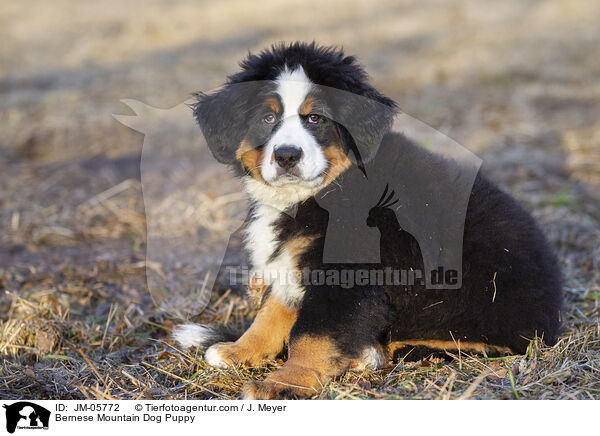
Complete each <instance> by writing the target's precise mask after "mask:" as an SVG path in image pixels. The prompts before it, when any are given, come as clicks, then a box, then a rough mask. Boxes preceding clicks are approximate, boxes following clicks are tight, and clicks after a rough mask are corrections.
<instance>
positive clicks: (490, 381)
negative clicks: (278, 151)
mask: <svg viewBox="0 0 600 436" xmlns="http://www.w3.org/2000/svg"><path fill="white" fill-rule="evenodd" d="M598 22H600V4H599V3H597V2H591V1H590V2H584V1H579V2H577V1H566V0H557V1H520V0H512V1H505V2H490V3H486V4H484V2H478V1H468V2H449V1H443V0H439V1H402V2H388V1H380V2H372V5H371V4H369V2H361V1H353V2H343V3H342V2H339V3H338V2H321V3H318V4H315V3H310V2H305V1H304V2H299V1H298V2H296V1H294V2H288V3H286V4H283V3H279V2H277V3H276V2H271V1H264V0H258V1H254V2H246V1H228V2H205V3H204V2H203V3H202V4H199V3H198V2H192V1H156V2H152V3H149V2H142V1H130V2H123V1H107V2H96V3H89V2H67V1H66V0H59V1H55V2H43V1H33V2H28V3H27V5H24V4H23V2H16V1H15V2H3V3H2V4H1V6H0V38H1V40H2V41H3V44H2V48H1V49H0V129H1V130H0V131H1V136H0V141H1V142H0V187H1V189H0V229H1V231H0V288H1V289H2V291H3V292H2V294H1V295H0V356H1V357H0V359H1V362H0V398H22V397H28V398H136V397H145V398H156V399H161V398H213V397H218V398H235V397H236V396H237V394H238V393H239V389H240V387H241V381H240V377H241V379H244V378H247V377H255V378H260V377H263V376H264V373H265V368H258V369H248V368H236V369H232V370H227V371H225V370H216V369H212V368H207V367H206V366H205V365H204V363H203V362H202V361H201V360H199V359H196V356H194V355H189V354H186V353H184V352H182V351H181V350H176V349H173V348H172V347H171V346H170V345H169V342H168V339H167V332H168V331H169V329H170V327H171V326H172V324H173V323H177V322H180V321H181V318H183V317H185V316H187V315H188V314H189V312H190V311H192V312H194V311H193V310H191V309H190V307H189V301H187V302H185V301H178V300H174V301H171V302H168V301H167V303H169V304H167V303H165V300H164V299H163V300H160V299H159V300H157V299H156V298H154V296H152V295H151V294H150V293H149V292H148V291H147V289H146V277H145V273H144V265H145V263H144V260H145V256H144V253H145V251H146V226H145V218H144V216H145V215H144V204H143V201H142V193H141V184H140V169H139V162H140V153H141V146H142V142H143V136H142V135H141V134H140V133H136V132H134V131H132V130H130V129H129V128H127V127H125V126H123V125H122V124H119V123H118V122H116V121H115V120H114V119H113V118H112V116H111V114H112V113H131V112H129V109H127V108H126V107H125V106H124V105H123V104H122V103H120V102H119V100H120V99H123V98H135V99H138V100H142V101H144V102H146V103H148V104H151V105H153V106H156V107H162V108H169V107H172V106H174V105H177V104H179V103H181V102H182V101H184V100H185V99H186V98H188V97H189V94H190V93H191V92H192V91H195V90H210V89H212V88H214V87H216V86H218V85H219V84H220V83H221V82H222V81H223V79H224V76H225V75H226V74H229V73H232V72H234V71H235V70H236V62H237V61H238V60H239V59H241V58H242V57H243V56H244V55H245V54H246V53H247V50H248V49H250V50H258V49H260V48H262V47H265V46H267V45H269V44H270V43H272V42H275V41H280V40H286V41H292V40H296V39H302V40H312V39H316V40H317V41H319V42H321V43H325V44H337V45H343V46H344V47H345V49H346V51H347V52H349V53H352V54H355V55H357V56H358V57H359V58H360V59H361V60H362V62H363V63H364V65H365V66H366V68H367V70H368V71H369V72H370V74H371V76H372V81H373V83H374V84H375V86H377V87H378V88H380V89H381V90H382V91H383V92H384V93H387V94H389V95H390V96H391V97H393V98H394V99H395V100H396V101H398V102H399V105H400V107H401V108H402V110H403V111H405V112H406V113H408V114H410V115H412V116H414V117H416V118H418V119H420V120H422V121H424V122H426V123H428V124H430V125H431V126H433V127H435V128H436V129H439V130H440V131H442V132H444V133H446V134H448V135H449V136H451V137H453V138H454V139H455V140H457V141H458V142H459V143H461V144H463V145H464V146H466V147H467V148H469V149H470V150H472V151H473V152H475V153H476V154H478V155H479V156H480V157H482V158H483V159H484V171H486V172H487V173H488V174H489V175H490V176H491V177H492V178H493V179H495V180H496V181H497V182H499V183H500V184H501V185H502V186H503V187H504V188H505V189H507V190H508V191H510V192H512V193H513V194H514V195H515V196H516V197H517V198H518V199H519V200H521V201H522V202H523V203H524V204H525V205H526V207H528V208H529V209H530V210H531V211H532V212H533V214H534V215H535V216H536V218H537V219H538V220H539V222H540V224H541V226H542V227H543V229H544V230H545V231H546V233H547V235H548V237H549V239H550V241H551V242H552V245H553V246H554V247H555V249H556V251H557V252H558V254H559V256H560V259H561V263H562V266H563V268H564V274H565V278H566V295H567V306H566V309H567V311H566V313H565V314H564V318H565V329H564V334H563V336H562V338H561V340H560V341H559V343H558V344H557V345H556V346H555V347H553V348H544V347H543V346H541V345H540V344H539V343H535V344H533V345H532V347H531V351H530V353H529V354H528V355H527V356H514V357H510V358H506V359H500V360H493V359H484V358H474V357H468V356H458V357H457V360H456V361H455V362H452V363H444V364H442V363H438V362H429V361H427V362H422V363H418V364H404V363H402V362H401V363H399V364H398V365H397V366H396V367H395V368H394V369H393V370H383V371H377V372H369V373H364V374H348V375H346V376H345V377H344V378H342V379H339V380H335V381H334V382H332V383H330V384H328V385H327V387H326V389H325V390H324V392H323V394H322V398H459V397H467V398H515V397H518V398H600V370H599V368H600V323H599V311H600V123H599V122H598V120H599V119H600V63H599V62H598V59H600V43H599V42H600V26H598ZM115 186H116V188H113V187H115ZM222 186H223V187H224V190H225V191H227V189H234V185H228V184H227V183H226V182H224V183H223V185H222ZM111 188H113V189H111ZM229 192H230V193H235V191H229ZM219 198H221V197H218V196H217V197H216V198H215V197H214V196H205V197H204V198H201V199H200V202H201V204H200V205H198V207H197V209H196V210H200V211H201V214H202V213H204V214H205V215H201V219H199V220H198V223H197V227H198V228H199V229H200V230H198V229H197V228H194V229H183V230H182V232H183V234H184V235H187V234H188V233H189V234H194V235H196V237H199V235H200V236H203V237H206V238H207V240H208V239H210V235H211V234H213V233H215V232H225V231H227V230H228V229H229V227H228V225H229V224H231V225H233V224H232V223H230V221H231V219H230V218H231V216H229V215H228V213H225V214H221V215H222V216H221V215H219V214H218V212H217V210H220V208H217V207H216V204H217V203H218V201H219ZM238 200H239V198H238ZM215 201H217V203H215ZM237 203H239V204H238V207H237V209H236V208H235V207H233V209H232V212H231V213H232V214H233V213H234V212H235V211H237V210H241V209H243V207H242V206H243V204H242V203H243V202H240V201H238V202H236V204H237ZM199 213H200V212H199ZM174 215H176V214H174ZM192 216H194V215H193V213H192ZM228 220H229V221H228ZM220 223H229V224H227V225H225V224H223V225H221V224H220ZM186 232H188V233H186ZM160 267H161V265H160V264H158V265H156V264H153V265H152V268H153V269H154V270H160ZM192 276H193V274H192V275H190V277H192ZM193 308H194V307H193V306H192V309H193ZM198 310H199V309H198ZM251 315H252V308H251V305H250V304H249V303H248V302H246V301H245V300H243V299H242V298H241V297H239V296H237V295H236V294H234V293H230V294H228V295H227V296H226V297H225V298H221V299H219V296H218V295H214V296H213V297H212V300H211V301H210V303H209V306H208V308H207V309H206V310H204V311H203V312H202V313H201V314H200V316H199V319H200V320H203V321H207V322H225V321H227V322H228V323H229V324H234V325H238V326H241V325H243V324H244V322H245V321H246V320H247V319H249V317H250V316H251ZM277 364H278V362H274V363H273V365H277ZM273 365H270V366H269V368H271V367H272V366H273Z"/></svg>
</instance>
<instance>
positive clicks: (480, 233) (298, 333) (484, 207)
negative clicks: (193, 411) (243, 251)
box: [174, 43, 562, 399]
mask: <svg viewBox="0 0 600 436" xmlns="http://www.w3.org/2000/svg"><path fill="white" fill-rule="evenodd" d="M241 68H242V71H241V72H239V73H237V74H235V75H233V76H230V77H229V79H228V81H227V83H226V84H225V86H224V87H223V88H221V89H220V90H218V91H217V92H214V93H211V94H199V95H198V100H197V103H196V104H195V106H194V115H195V117H196V118H197V120H198V122H199V124H200V127H201V128H202V132H203V134H204V136H205V138H206V140H207V143H208V145H209V147H210V149H211V151H212V153H213V154H214V156H215V157H216V158H217V159H218V160H219V161H220V162H222V163H226V164H229V165H231V166H232V167H233V168H234V169H235V170H236V171H237V174H238V175H239V176H240V177H241V179H242V181H243V185H244V187H245V190H246V192H247V193H248V195H249V197H250V199H251V204H252V206H251V211H250V213H249V216H248V219H247V222H246V228H245V245H246V248H247V250H248V252H249V258H250V261H251V263H252V271H253V276H252V280H253V281H254V285H253V286H254V287H256V286H255V285H256V283H260V284H263V283H264V287H265V289H266V292H265V293H264V295H263V296H262V299H261V307H260V309H259V311H258V314H257V316H256V318H255V320H254V322H253V323H252V325H251V326H250V327H249V328H248V330H247V331H246V332H245V333H244V334H243V335H241V337H239V338H238V339H237V340H235V341H233V342H218V341H219V340H223V339H222V337H221V336H220V335H219V334H218V331H216V330H215V329H213V328H211V327H208V326H201V325H195V324H187V325H183V326H179V327H178V328H176V330H175V332H174V337H175V339H177V340H178V341H179V342H180V343H181V344H183V345H185V346H190V345H195V346H200V347H208V348H207V349H206V353H205V355H204V359H205V361H206V362H207V363H208V364H210V365H213V366H217V367H225V366H227V365H235V364H239V363H244V364H248V365H259V364H261V361H263V360H265V359H273V358H275V357H276V356H277V355H278V354H280V353H281V352H282V351H283V350H284V349H285V347H286V345H287V348H288V359H287V361H286V362H285V364H284V365H283V366H282V367H281V368H279V369H277V370H275V371H274V372H272V373H271V374H270V375H269V376H268V377H267V378H266V379H265V380H264V381H261V382H253V381H250V382H247V383H246V384H245V386H244V388H243V395H244V397H245V398H249V399H253V398H257V399H271V398H295V397H307V396H313V395H315V394H317V393H318V392H319V391H320V390H321V389H322V387H323V385H324V384H325V383H326V382H327V381H328V380H329V379H330V378H332V377H335V376H339V375H341V374H343V373H344V372H345V371H347V370H351V369H364V368H366V367H369V368H379V367H382V366H385V365H386V364H388V363H389V362H390V361H391V359H393V358H394V357H395V356H396V357H398V356H399V357H413V358H419V357H423V356H427V355H429V354H431V353H446V352H451V353H456V352H459V353H462V352H465V353H480V354H484V355H503V354H507V353H523V352H525V351H526V349H527V346H528V344H529V342H530V340H531V339H533V338H534V337H536V336H537V337H542V338H543V340H544V341H545V342H546V343H547V344H553V343H554V342H555V341H556V337H557V335H558V332H559V328H560V308H561V301H562V291H561V274H560V271H559V267H558V264H557V261H556V259H555V257H554V255H553V254H552V252H551V250H550V249H549V247H548V245H547V243H546V240H545V238H544V236H543V235H542V233H541V231H540V230H539V229H538V227H537V226H536V224H535V222H534V220H533V218H532V217H531V216H530V215H529V214H528V213H527V212H526V211H525V210H524V209H522V208H521V207H520V206H519V205H518V204H517V202H516V201H515V200H513V199H512V198H511V197H510V196H508V195H507V194H505V193H503V192H502V191H500V190H499V189H498V188H497V187H496V186H495V185H494V184H493V183H491V182H490V181H488V180H486V179H485V178H484V177H483V176H482V175H480V174H478V173H477V172H475V173H474V175H473V177H472V179H470V183H469V184H468V188H469V189H468V192H467V195H466V196H465V201H464V207H463V209H464V213H463V215H462V217H463V219H462V223H461V227H460V229H462V226H463V225H464V232H453V233H458V234H454V235H453V237H454V238H455V240H456V241H457V242H456V245H457V246H458V247H459V248H460V269H461V271H460V281H458V282H457V281H456V280H454V281H450V282H449V283H450V284H454V285H456V283H458V285H456V286H451V285H450V284H449V285H448V286H447V288H444V287H442V288H440V287H439V286H438V287H431V286H429V285H430V283H429V281H428V280H418V278H419V277H421V278H422V277H423V275H420V276H419V275H417V276H416V278H417V280H408V281H406V280H402V279H401V280H396V278H398V277H394V279H393V280H391V281H390V280H387V277H383V279H382V276H381V275H377V274H375V276H371V275H370V274H369V273H370V271H373V270H375V271H380V272H381V271H403V272H406V271H408V272H415V271H426V272H428V271H432V270H433V269H435V268H428V265H430V263H431V262H430V260H431V259H433V258H435V253H433V254H432V250H429V249H425V248H424V247H425V245H426V242H427V240H429V239H431V238H433V237H434V236H435V237H438V236H439V235H437V233H436V232H437V230H435V223H432V222H428V214H427V210H428V209H427V206H429V203H428V202H429V201H430V200H428V198H431V201H436V200H435V199H436V198H437V197H440V195H438V194H439V192H442V190H443V189H447V186H451V184H450V182H447V181H450V180H455V179H457V178H459V177H460V175H458V176H456V175H455V176H453V175H452V174H455V173H456V168H455V164H454V163H453V162H452V160H451V159H447V158H444V157H441V156H438V155H436V154H434V153H432V152H430V151H427V150H425V148H423V147H421V146H419V145H417V144H415V143H413V142H411V141H410V140H408V139H407V138H405V137H404V136H403V135H401V134H399V133H393V132H391V130H390V129H391V126H392V121H393V119H394V117H395V115H396V113H397V111H396V106H395V103H394V102H393V101H392V100H390V99H389V98H387V97H384V96H383V95H382V94H380V93H379V92H378V91H377V90H375V89H374V88H373V87H371V86H370V85H369V84H368V83H367V81H366V80H367V79H366V74H365V73H364V71H363V70H362V68H361V67H360V66H359V65H358V64H357V62H356V60H355V59H354V58H353V57H347V56H344V54H343V53H342V52H341V51H340V50H338V49H335V48H330V47H319V46H316V45H315V44H314V43H312V44H305V43H294V44H291V45H277V46H273V47H272V48H271V49H270V50H267V51H264V52H262V53H260V54H259V55H249V56H248V57H247V58H246V59H245V60H244V61H243V62H242V63H241ZM339 93H343V94H346V95H351V96H356V97H357V98H356V99H353V98H346V99H344V98H342V97H340V95H339ZM378 156H383V157H378ZM406 174H410V177H407V176H406ZM456 174H458V173H456ZM403 176H404V177H405V179H404V181H402V182H398V183H395V184H394V183H391V182H389V180H399V179H398V178H399V177H403ZM360 178H362V179H361V180H363V181H366V180H368V181H369V183H371V185H369V186H375V185H372V183H373V181H378V180H379V181H381V184H380V185H377V186H376V188H373V189H371V191H372V192H369V191H368V190H366V191H365V190H363V191H361V190H360V189H359V190H356V189H354V187H355V185H353V184H352V183H350V182H349V181H350V180H358V179H360ZM388 179H389V180H388ZM386 180H388V181H386ZM361 183H362V182H361ZM411 186H412V187H416V189H418V190H419V189H420V190H421V192H420V193H419V195H418V196H415V195H411V192H413V191H414V189H413V188H410V187H411ZM407 187H409V188H410V189H409V188H407ZM369 189H370V188H369ZM348 192H352V193H353V194H352V195H354V197H349V198H348V197H344V195H346V194H347V193H348ZM336 195H337V197H336ZM436 196H437V197H436ZM332 198H333V199H334V200H332V201H333V202H334V203H335V201H339V204H338V206H339V208H341V209H340V210H344V211H350V212H348V213H350V214H351V215H352V217H353V218H352V219H350V220H349V221H348V222H350V224H348V225H347V226H346V227H343V226H342V227H341V229H342V230H341V232H340V231H339V227H338V228H337V231H338V236H339V235H342V236H341V238H339V244H341V245H337V247H338V251H341V253H337V254H338V255H339V256H338V258H339V259H341V261H336V262H332V261H331V259H328V258H326V257H328V255H327V253H326V252H327V250H328V248H327V242H326V241H327V232H328V231H331V229H332V227H335V226H334V224H335V223H332V222H333V221H335V220H333V218H332V217H333V215H334V214H333V212H332V211H331V210H329V209H328V208H327V207H323V205H324V201H326V200H329V199H332ZM458 203H459V202H457V203H456V205H455V207H456V208H457V209H459V208H460V205H459V204H458ZM355 204H356V205H359V204H361V205H364V204H370V207H371V208H370V209H369V210H368V213H366V216H365V213H364V212H361V213H356V214H352V210H353V207H354V205H355ZM453 204H454V203H453ZM357 207H358V206H357ZM357 210H358V209H357ZM402 210H404V211H405V212H406V211H407V210H408V215H407V216H409V215H410V211H412V210H422V211H423V212H422V213H421V215H420V216H421V218H417V219H412V220H410V219H408V220H406V221H403V219H402V218H401V217H402V216H403V215H402ZM338 212H339V211H336V213H338ZM443 214H444V215H445V214H452V211H451V210H449V209H448V210H446V212H444V213H443ZM336 216H337V215H336ZM357 216H358V218H356V217H357ZM458 216H461V215H460V214H459V215H458ZM399 217H400V218H399ZM353 220H354V221H353ZM357 220H359V221H360V220H362V225H361V224H360V223H358V221H357ZM419 221H423V223H425V224H426V225H425V224H423V226H424V227H423V226H421V227H419V224H420V223H419ZM430 221H431V220H430ZM357 223H358V224H357ZM432 225H433V227H432ZM437 225H438V230H440V229H441V231H443V228H442V227H443V226H441V227H440V225H439V223H438V224H437ZM359 227H361V228H362V227H364V228H365V229H367V231H371V232H377V231H378V232H379V234H380V238H379V239H378V240H377V244H378V245H377V249H378V250H379V252H378V253H376V256H375V257H373V258H372V259H375V261H369V260H368V259H367V260H366V261H365V257H364V256H363V254H365V252H366V251H368V250H372V247H371V248H369V247H370V246H369V244H368V243H367V242H364V243H362V246H364V249H363V248H361V239H360V238H359V239H358V242H357V243H355V244H354V245H352V244H350V245H348V241H352V240H355V241H356V240H357V239H356V238H353V235H355V234H357V232H358V233H359V229H358V228H359ZM423 229H425V230H427V231H430V232H431V235H429V234H428V233H427V232H424V230H423ZM431 229H434V230H431ZM434 233H436V235H434ZM438 233H439V232H438ZM365 234H366V233H365ZM345 235H346V236H347V238H346V236H345ZM345 239H347V241H346V240H345ZM371 245H372V244H371ZM340 246H341V247H346V248H344V250H339V247H340ZM334 247H336V245H335V244H334ZM347 247H350V248H347ZM443 249H445V246H444V244H441V245H440V248H439V251H442V250H443ZM359 252H360V253H359ZM353 255H357V257H358V258H360V259H362V260H361V261H359V262H356V261H354V260H352V257H353ZM334 257H335V256H334ZM367 257H368V256H367ZM344 260H345V261H344ZM315 271H320V272H325V274H324V275H319V274H313V272H315ZM307 272H308V273H307ZM330 272H335V273H336V274H331V275H330V274H329V273H330ZM290 273H291V274H290ZM349 273H353V274H354V281H353V282H352V283H351V284H350V285H348V283H347V282H345V283H341V282H340V281H339V278H340V277H343V276H348V274H349ZM290 276H293V277H296V279H295V280H289V277H290ZM323 277H325V278H324V279H323ZM330 277H333V279H332V280H329V278H330ZM335 277H337V281H336V279H335ZM284 278H288V279H287V280H284ZM452 278H453V277H450V279H452ZM359 279H360V280H359ZM454 279H456V277H454Z"/></svg>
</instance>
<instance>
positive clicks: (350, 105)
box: [332, 87, 398, 166]
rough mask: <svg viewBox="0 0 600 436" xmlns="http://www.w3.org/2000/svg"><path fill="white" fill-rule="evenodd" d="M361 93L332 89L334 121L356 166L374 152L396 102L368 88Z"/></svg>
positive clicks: (388, 123)
mask: <svg viewBox="0 0 600 436" xmlns="http://www.w3.org/2000/svg"><path fill="white" fill-rule="evenodd" d="M363 91H364V92H361V94H355V93H351V92H346V91H341V90H337V89H335V90H333V91H332V93H333V95H332V101H333V102H334V105H333V112H334V120H335V121H336V122H337V123H338V127H339V130H340V134H341V137H342V140H343V141H344V143H345V144H346V146H347V147H348V149H349V150H351V151H352V154H353V155H354V156H350V158H351V159H352V157H354V158H355V162H356V163H358V165H359V166H362V164H363V163H367V162H369V161H370V160H371V159H373V158H374V157H375V155H376V154H377V150H378V149H379V145H380V144H381V140H382V138H383V136H384V135H385V134H386V133H388V132H389V131H390V129H391V127H392V124H393V122H394V117H395V116H396V114H397V112H398V111H397V109H396V104H395V103H394V102H393V101H392V100H390V99H389V98H387V97H384V96H383V95H381V94H380V93H379V92H377V91H376V90H375V89H373V88H371V87H366V88H365V89H364V90H363Z"/></svg>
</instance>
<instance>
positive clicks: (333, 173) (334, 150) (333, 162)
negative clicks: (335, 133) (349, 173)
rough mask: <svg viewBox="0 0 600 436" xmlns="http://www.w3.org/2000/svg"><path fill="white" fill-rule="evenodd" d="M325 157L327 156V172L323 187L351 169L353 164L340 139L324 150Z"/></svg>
mask: <svg viewBox="0 0 600 436" xmlns="http://www.w3.org/2000/svg"><path fill="white" fill-rule="evenodd" d="M323 155H324V156H325V159H327V170H326V173H325V180H324V181H323V185H322V186H327V185H328V184H330V183H331V182H332V181H334V180H335V179H336V178H337V176H339V175H340V174H342V173H343V172H344V171H346V170H347V169H348V168H350V165H351V164H352V163H351V162H350V159H349V158H348V156H347V155H346V153H345V152H344V148H343V146H342V144H341V141H340V140H339V139H338V140H337V141H335V142H333V143H331V144H330V145H329V146H327V148H326V149H325V150H323Z"/></svg>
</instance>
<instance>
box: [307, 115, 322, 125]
mask: <svg viewBox="0 0 600 436" xmlns="http://www.w3.org/2000/svg"><path fill="white" fill-rule="evenodd" d="M306 120H307V121H308V123H309V124H318V123H320V122H321V120H322V118H321V115H317V114H308V116H307V117H306Z"/></svg>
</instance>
